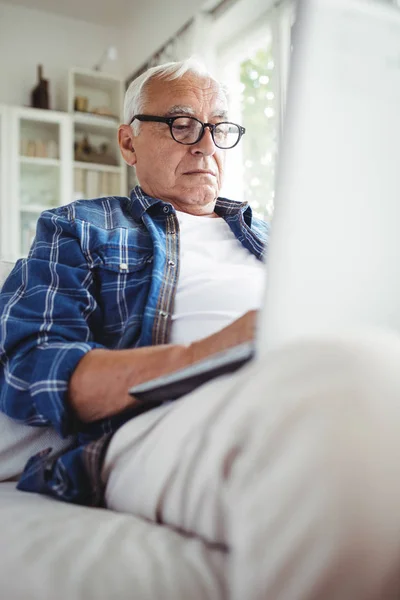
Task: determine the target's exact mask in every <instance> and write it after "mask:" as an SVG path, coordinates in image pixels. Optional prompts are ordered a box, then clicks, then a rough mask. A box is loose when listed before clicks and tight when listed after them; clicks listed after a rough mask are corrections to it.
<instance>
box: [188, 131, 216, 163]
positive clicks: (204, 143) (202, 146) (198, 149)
mask: <svg viewBox="0 0 400 600" xmlns="http://www.w3.org/2000/svg"><path fill="white" fill-rule="evenodd" d="M216 150H217V146H216V145H215V144H214V141H213V138H212V135H211V129H210V128H209V127H205V129H204V133H203V136H202V137H201V139H200V140H199V141H198V142H196V143H195V144H193V146H191V151H192V153H193V154H203V155H205V156H212V155H213V154H214V153H215V151H216Z"/></svg>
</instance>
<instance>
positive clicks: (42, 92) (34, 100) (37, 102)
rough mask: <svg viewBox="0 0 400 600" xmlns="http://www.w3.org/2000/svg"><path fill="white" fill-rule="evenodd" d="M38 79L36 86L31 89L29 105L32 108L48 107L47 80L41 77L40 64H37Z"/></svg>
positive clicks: (41, 69) (41, 68)
mask: <svg viewBox="0 0 400 600" xmlns="http://www.w3.org/2000/svg"><path fill="white" fill-rule="evenodd" d="M38 79H39V82H38V84H37V86H36V87H34V88H33V90H32V94H31V106H32V107H33V108H50V101H49V82H48V80H47V79H43V67H42V65H38Z"/></svg>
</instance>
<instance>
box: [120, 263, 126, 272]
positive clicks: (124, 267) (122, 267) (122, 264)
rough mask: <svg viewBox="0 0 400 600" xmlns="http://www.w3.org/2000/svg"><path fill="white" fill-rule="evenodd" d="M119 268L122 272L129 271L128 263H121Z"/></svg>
mask: <svg viewBox="0 0 400 600" xmlns="http://www.w3.org/2000/svg"><path fill="white" fill-rule="evenodd" d="M119 268H120V270H121V271H126V270H127V269H128V265H127V264H126V263H121V264H120V265H119Z"/></svg>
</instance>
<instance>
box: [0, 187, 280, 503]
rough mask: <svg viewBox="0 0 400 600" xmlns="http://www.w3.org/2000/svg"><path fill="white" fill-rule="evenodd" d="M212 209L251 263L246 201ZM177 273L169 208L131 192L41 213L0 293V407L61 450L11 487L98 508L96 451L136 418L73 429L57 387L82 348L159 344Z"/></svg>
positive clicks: (33, 464)
mask: <svg viewBox="0 0 400 600" xmlns="http://www.w3.org/2000/svg"><path fill="white" fill-rule="evenodd" d="M215 212H216V213H217V214H218V215H220V216H221V217H223V218H224V219H225V220H226V222H227V223H228V224H229V226H230V228H231V230H232V232H233V233H234V235H235V236H236V238H237V239H238V240H239V241H240V242H241V243H242V244H243V246H244V247H246V248H247V249H248V250H249V251H250V252H252V253H253V254H254V255H255V256H256V257H257V258H259V259H260V260H262V259H263V256H264V251H265V243H266V240H267V236H268V225H267V224H266V223H265V222H264V221H262V220H259V219H256V218H253V217H252V213H251V208H250V207H249V206H248V205H247V204H246V203H243V204H242V203H238V202H233V201H231V200H227V199H225V198H218V200H217V203H216V207H215ZM204 243H207V241H206V240H204ZM178 274H179V225H178V220H177V217H176V213H175V210H174V208H173V206H172V205H171V204H169V203H166V202H163V201H161V200H159V199H156V198H151V197H149V196H147V195H145V194H144V193H143V191H142V190H141V188H140V187H136V188H135V189H134V190H132V192H131V196H130V198H128V197H126V198H123V197H107V198H99V199H95V200H79V201H76V202H73V203H71V204H68V205H66V206H63V207H60V208H56V209H54V210H47V211H45V212H44V213H42V215H41V217H40V219H39V221H38V224H37V231H36V237H35V240H34V241H33V244H32V247H31V249H30V252H29V255H28V257H27V258H26V259H21V260H19V261H18V262H17V263H16V265H15V267H14V269H13V271H12V272H11V274H10V275H9V277H8V279H7V280H6V282H5V284H4V286H3V289H2V291H1V294H0V410H1V411H3V412H4V413H6V414H7V415H8V416H10V417H12V418H14V419H16V420H18V421H19V422H22V423H25V424H27V425H30V426H36V427H48V426H53V427H54V428H55V429H56V430H57V432H58V433H59V434H60V435H61V436H62V437H66V436H72V440H73V441H72V443H71V446H70V447H69V448H68V449H67V450H65V451H64V452H63V453H61V455H56V456H53V455H51V456H50V454H51V449H49V448H44V449H43V451H42V452H39V453H38V454H36V455H35V456H33V457H31V458H30V459H29V461H28V463H27V465H26V467H25V470H24V472H23V474H22V476H21V478H20V480H19V482H18V488H19V489H21V490H26V491H32V492H39V493H43V494H48V495H50V496H53V497H56V498H59V499H61V500H64V501H68V502H74V503H79V504H86V505H91V506H101V505H103V497H104V490H103V484H102V481H101V465H102V459H103V457H104V453H105V451H106V448H107V445H108V443H109V441H110V438H111V436H112V435H113V433H114V432H115V431H116V430H117V429H118V427H120V426H121V425H122V424H123V423H125V422H126V421H127V420H128V419H130V418H132V417H134V416H136V415H137V414H139V413H140V412H142V411H143V410H144V409H143V408H137V407H136V408H133V409H131V410H128V411H125V412H124V413H123V414H120V415H117V416H115V417H111V418H106V419H103V420H101V421H97V422H94V423H89V424H86V423H82V422H80V421H79V420H78V419H77V417H76V415H75V414H74V413H73V411H72V410H71V408H70V407H69V404H68V399H67V391H68V381H69V379H70V377H71V374H72V372H73V370H74V369H75V367H76V365H77V363H78V361H79V360H80V359H81V358H82V357H83V356H84V355H85V353H86V352H89V351H90V350H92V349H93V348H109V349H113V348H115V349H123V348H137V347H140V346H149V345H154V344H164V343H168V340H169V333H170V325H171V319H170V317H171V314H172V311H173V300H174V294H175V291H176V286H177V281H178Z"/></svg>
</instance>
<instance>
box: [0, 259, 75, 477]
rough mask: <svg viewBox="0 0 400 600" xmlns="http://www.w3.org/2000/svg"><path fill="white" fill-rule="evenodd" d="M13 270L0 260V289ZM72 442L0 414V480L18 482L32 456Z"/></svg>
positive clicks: (49, 431)
mask: <svg viewBox="0 0 400 600" xmlns="http://www.w3.org/2000/svg"><path fill="white" fill-rule="evenodd" d="M12 267H13V263H12V262H6V261H2V260H0V289H1V286H2V284H3V282H4V280H5V278H6V277H7V275H8V273H9V272H10V271H11V269H12ZM72 441H73V437H69V438H65V439H63V438H62V437H61V436H59V435H58V433H57V432H56V430H55V429H54V428H53V427H30V426H28V425H24V424H22V423H18V422H17V421H14V420H13V419H10V417H7V415H5V414H4V413H2V412H0V481H6V480H7V479H8V480H9V479H19V477H20V475H21V473H22V471H23V470H24V467H25V465H26V463H27V461H28V459H29V458H30V457H31V456H33V455H34V454H36V453H37V452H40V451H41V450H44V449H45V448H53V452H52V454H56V453H58V452H61V451H62V450H65V449H66V448H68V447H69V446H70V445H71V444H72Z"/></svg>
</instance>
